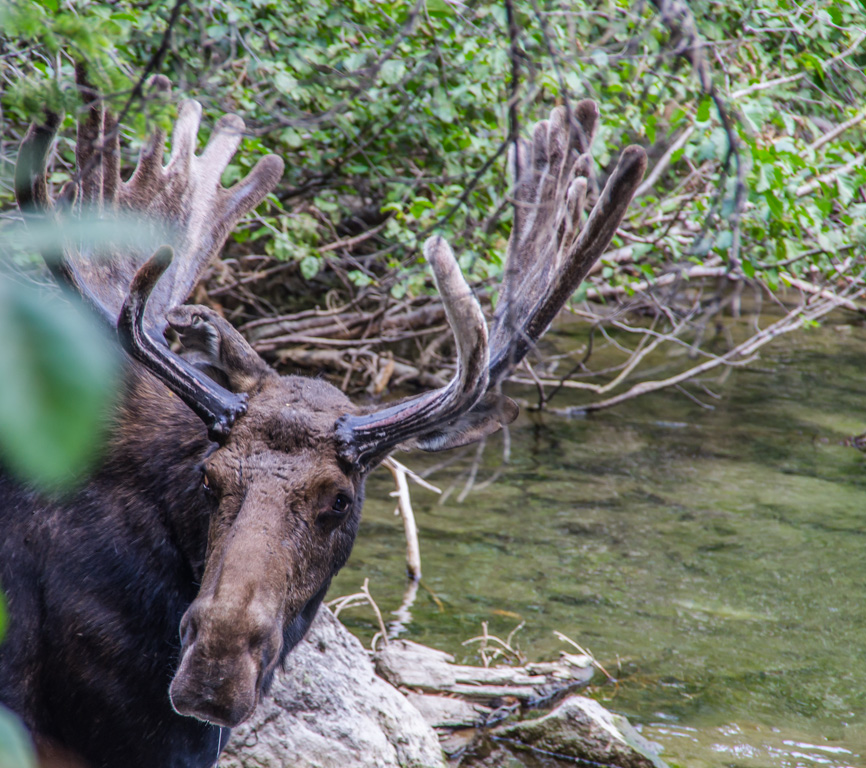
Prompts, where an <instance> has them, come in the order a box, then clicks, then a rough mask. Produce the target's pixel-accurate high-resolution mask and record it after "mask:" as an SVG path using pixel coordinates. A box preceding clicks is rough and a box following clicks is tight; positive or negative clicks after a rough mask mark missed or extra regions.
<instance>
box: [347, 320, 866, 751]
mask: <svg viewBox="0 0 866 768" xmlns="http://www.w3.org/2000/svg"><path fill="white" fill-rule="evenodd" d="M846 320H850V317H849V318H842V319H841V322H842V323H844V322H845V321H846ZM690 391H692V392H693V393H694V394H698V395H699V399H700V400H701V401H702V402H703V405H701V404H699V403H698V402H695V401H694V400H692V399H690V398H688V397H686V396H684V395H683V394H682V393H680V392H677V391H673V390H671V391H666V392H661V393H657V394H654V395H649V396H645V397H642V398H639V399H636V400H634V401H631V402H628V403H626V404H624V405H621V406H619V407H618V408H616V409H614V410H610V411H603V412H600V413H597V414H593V415H592V416H590V417H586V418H563V417H557V416H554V415H552V414H549V413H545V414H537V413H536V414H533V413H524V414H523V415H522V416H521V418H520V419H519V420H518V422H516V423H515V425H513V426H512V428H511V445H512V448H511V461H510V463H509V464H508V466H506V467H504V468H502V472H501V474H500V475H499V476H498V477H497V478H496V480H495V482H493V483H490V484H488V485H486V486H485V487H481V488H476V489H474V490H473V491H472V492H471V493H469V494H468V495H467V496H466V498H465V499H464V500H463V501H462V502H458V501H457V496H458V494H459V491H460V489H462V487H463V485H464V483H465V475H466V471H467V469H468V467H469V466H470V465H471V460H472V456H473V455H474V454H473V453H472V452H469V453H467V455H466V456H465V457H464V458H463V459H461V460H459V461H457V462H455V463H454V464H452V465H451V466H449V467H446V468H443V469H440V470H438V471H437V472H436V473H434V474H433V475H432V476H431V477H430V478H429V479H430V480H431V481H432V482H434V483H436V484H437V485H439V486H440V487H442V488H447V487H448V486H449V485H450V484H452V483H455V482H456V483H457V486H456V490H455V491H454V492H452V493H451V494H450V495H449V497H448V498H447V500H446V501H445V503H444V504H440V503H439V500H438V497H437V496H436V495H435V494H433V493H432V492H430V491H425V490H423V489H420V488H418V487H413V489H412V490H413V501H414V504H415V510H416V515H417V521H418V526H419V530H420V538H421V552H422V564H423V573H424V579H423V586H422V589H421V590H419V593H418V598H417V600H416V602H415V604H414V605H413V607H412V610H411V621H409V622H408V624H407V625H406V628H405V631H404V633H403V635H402V636H403V637H407V638H409V639H412V640H416V641H418V642H421V643H426V644H429V645H433V646H435V647H438V648H441V649H444V650H447V651H449V652H451V653H453V654H455V655H456V656H457V657H458V659H459V660H461V661H468V662H470V663H477V662H478V657H477V651H476V648H477V644H470V645H467V646H465V645H463V641H465V640H467V639H469V638H472V637H474V636H476V635H478V634H479V633H480V632H481V627H482V622H487V623H488V627H489V631H490V632H491V633H492V634H495V635H497V636H499V637H502V638H505V637H506V636H507V635H508V634H509V632H511V630H513V629H514V628H515V627H516V626H517V625H518V624H519V623H520V622H521V621H525V625H524V626H523V628H522V629H521V630H520V631H519V632H518V633H516V634H515V636H514V642H515V643H516V644H517V645H519V646H520V648H521V649H522V651H523V652H524V653H525V654H526V656H527V657H528V658H529V659H530V660H538V659H544V658H552V657H555V656H556V655H557V654H558V652H559V651H560V650H568V648H567V646H566V645H564V644H563V642H562V641H560V640H559V639H557V637H556V636H555V635H554V630H558V631H560V632H562V633H564V634H565V635H567V636H569V637H570V638H572V639H574V640H575V641H577V642H578V643H580V644H581V645H583V646H585V647H587V648H589V649H590V650H591V651H592V653H593V654H594V656H595V657H596V658H597V659H598V661H599V662H601V664H602V665H604V667H605V668H606V669H607V670H608V671H609V672H610V674H611V675H612V676H613V677H615V678H616V680H617V682H616V684H613V683H610V682H607V681H605V679H604V676H603V675H600V674H599V675H597V677H596V682H597V685H596V686H595V687H593V688H592V689H590V695H592V696H593V697H595V698H597V699H598V700H599V701H601V702H602V703H603V704H604V705H605V706H606V707H608V708H609V709H611V710H614V711H616V712H620V713H622V714H625V715H627V716H628V717H629V718H630V719H631V721H632V722H633V723H634V724H635V725H637V726H639V727H640V729H641V730H642V732H643V734H644V735H645V736H647V737H648V738H649V739H651V740H653V741H656V742H658V743H659V744H661V746H662V747H663V750H664V751H663V752H662V757H663V758H664V759H665V760H666V761H668V763H669V764H671V765H680V766H689V768H722V767H723V766H724V767H726V768H730V767H733V766H738V767H739V766H742V767H743V768H747V767H748V768H759V767H760V768H765V767H766V768H783V767H784V768H793V767H794V766H803V767H809V768H811V767H812V766H825V767H828V768H843V767H844V766H866V659H864V654H863V646H864V645H866V599H864V595H866V466H864V464H866V459H864V456H863V454H861V453H860V452H859V451H857V450H856V449H854V448H850V447H845V446H843V445H841V441H842V440H843V439H844V438H845V437H846V436H848V435H852V434H856V433H859V432H862V431H863V430H864V429H866V328H863V327H860V326H858V325H850V324H833V323H832V322H831V323H829V324H828V325H826V326H825V327H822V328H818V329H811V330H808V331H804V332H800V333H797V334H796V335H793V334H792V335H789V336H787V337H784V338H783V339H780V340H778V341H776V342H774V345H773V346H771V347H768V348H765V350H763V352H762V355H761V359H760V360H759V361H757V362H756V363H754V364H753V365H751V366H749V367H748V368H744V369H737V370H733V371H731V372H730V374H729V375H728V376H727V377H726V378H725V379H724V381H723V382H715V383H714V384H713V386H712V392H713V393H714V395H717V396H718V397H714V396H712V395H709V394H706V393H704V392H701V391H700V390H697V389H694V388H692V389H691V390H690ZM516 394H522V395H524V396H526V397H531V396H532V392H531V391H525V392H516ZM577 402H579V398H578V396H577V395H574V394H568V393H566V394H565V395H564V396H563V397H562V398H560V399H557V400H556V401H555V405H558V406H564V405H568V404H570V403H577ZM705 406H711V407H705ZM500 446H501V443H499V442H497V441H495V440H493V441H491V442H490V445H489V446H488V448H487V450H486V452H485V455H484V460H483V466H482V468H481V470H480V472H479V475H478V480H479V481H483V480H484V479H485V478H488V477H490V475H491V473H492V472H494V471H495V470H496V469H497V467H498V466H499V464H500V450H501V449H500ZM398 458H401V457H398ZM443 458H444V455H441V454H440V455H437V456H417V455H408V454H407V455H406V456H405V458H402V460H403V461H404V462H405V463H406V464H407V465H409V466H410V467H412V468H414V469H419V470H420V469H423V468H424V467H427V466H430V465H432V464H434V463H437V462H440V461H441V460H442V459H443ZM390 490H392V485H391V481H390V476H389V475H388V473H387V472H384V471H379V472H377V473H376V474H375V475H374V477H373V478H371V482H370V484H369V488H368V500H367V503H366V507H365V511H364V516H365V517H364V521H363V523H362V526H361V532H360V534H359V537H358V542H357V544H356V546H355V551H354V553H353V555H352V558H351V561H350V564H349V565H348V566H347V567H346V569H345V570H344V571H343V573H341V574H340V576H339V578H338V579H337V581H336V582H335V585H334V587H332V589H331V592H330V596H331V597H334V596H337V595H340V594H345V593H348V592H353V591H357V588H358V586H359V585H360V584H361V583H362V582H363V580H364V579H365V578H368V577H369V579H370V589H371V592H372V594H373V596H374V597H375V598H376V599H377V602H378V603H379V605H380V607H381V608H382V610H383V612H384V613H385V614H386V619H393V617H392V616H389V615H388V614H389V613H390V612H391V611H393V610H395V609H396V608H397V607H398V606H399V604H400V602H401V598H402V592H403V586H404V572H405V565H404V544H403V534H402V527H401V525H400V521H399V519H398V518H395V517H394V516H393V508H394V507H393V502H391V501H390V500H388V493H389V491H390ZM342 618H343V619H344V620H345V621H346V623H347V624H348V625H349V626H350V628H352V629H353V630H355V631H357V632H358V634H359V635H361V636H362V637H363V638H367V639H369V637H370V636H371V635H372V633H373V631H374V629H375V627H374V619H373V616H372V613H371V612H370V611H365V610H364V609H360V608H359V609H353V610H351V611H346V612H345V613H344V614H342Z"/></svg>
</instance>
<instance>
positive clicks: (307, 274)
mask: <svg viewBox="0 0 866 768" xmlns="http://www.w3.org/2000/svg"><path fill="white" fill-rule="evenodd" d="M300 267H301V274H302V275H303V276H304V280H312V279H313V278H314V277H315V276H316V275H318V274H319V270H320V269H321V268H322V260H321V259H320V258H319V257H318V256H305V257H304V258H303V259H301V264H300Z"/></svg>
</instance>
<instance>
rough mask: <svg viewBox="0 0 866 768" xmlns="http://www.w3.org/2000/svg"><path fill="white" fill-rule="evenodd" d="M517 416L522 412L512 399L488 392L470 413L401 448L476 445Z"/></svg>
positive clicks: (439, 447)
mask: <svg viewBox="0 0 866 768" xmlns="http://www.w3.org/2000/svg"><path fill="white" fill-rule="evenodd" d="M518 413H520V409H519V408H518V407H517V403H515V402H514V400H512V399H511V398H510V397H505V395H499V394H496V393H495V392H488V393H487V394H486V395H484V397H482V398H481V399H480V400H479V401H478V402H477V403H476V404H475V405H474V406H473V407H472V409H471V410H470V411H467V412H466V413H464V414H462V415H461V416H458V417H457V418H456V419H454V421H452V422H449V423H448V424H445V425H444V426H442V427H439V428H437V429H434V430H433V431H432V432H427V433H426V434H423V435H420V436H419V437H416V438H413V439H412V440H408V441H406V442H405V443H402V445H401V447H402V448H406V449H412V448H419V449H421V450H422V451H444V450H447V449H448V448H459V447H460V446H462V445H470V444H471V443H477V442H478V441H479V440H481V439H482V438H485V437H487V436H488V435H492V434H493V433H494V432H498V431H499V430H500V429H502V427H504V426H506V425H508V424H510V423H511V422H512V421H514V420H515V419H516V418H517V414H518Z"/></svg>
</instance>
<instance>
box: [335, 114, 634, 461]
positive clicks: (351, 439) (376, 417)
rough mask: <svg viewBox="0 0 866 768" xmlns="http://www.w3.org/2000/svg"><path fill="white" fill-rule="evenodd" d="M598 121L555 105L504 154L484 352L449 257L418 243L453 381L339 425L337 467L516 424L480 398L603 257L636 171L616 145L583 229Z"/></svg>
mask: <svg viewBox="0 0 866 768" xmlns="http://www.w3.org/2000/svg"><path fill="white" fill-rule="evenodd" d="M597 123H598V107H597V106H596V104H595V102H593V101H590V100H585V101H581V102H580V103H579V104H577V105H576V107H575V109H574V113H573V114H571V115H569V113H568V111H567V110H566V109H565V108H564V107H557V108H556V109H554V110H553V112H552V113H551V115H550V119H549V120H542V121H541V122H539V123H538V124H537V125H536V126H535V129H534V131H533V136H532V140H531V141H526V140H523V141H520V142H519V143H518V144H517V146H516V147H515V148H514V150H513V152H512V166H513V172H514V176H515V192H514V200H515V215H514V228H513V230H512V233H511V238H510V240H509V243H508V253H507V257H506V265H505V270H504V275H505V277H504V281H503V286H502V289H501V291H500V298H499V303H498V307H497V311H496V314H495V316H494V319H493V330H492V333H491V334H490V344H489V347H488V340H487V328H486V324H485V323H484V321H483V318H482V316H481V310H480V307H479V306H478V303H477V301H475V299H474V297H472V296H471V292H470V289H469V287H468V286H467V285H466V282H465V280H464V279H463V277H462V275H461V273H460V269H459V267H458V266H457V262H456V260H455V259H454V256H453V254H452V252H451V249H450V248H449V247H448V246H447V244H446V243H445V241H444V240H443V239H442V238H440V237H435V238H431V239H430V240H428V241H427V243H426V245H425V248H424V252H425V255H426V256H427V259H428V261H429V262H430V264H431V267H432V268H433V273H434V276H435V277H436V281H437V284H438V285H439V287H440V292H441V294H442V301H443V304H444V305H445V311H446V315H447V317H448V322H449V324H450V326H451V330H452V332H453V333H454V337H455V339H456V341H457V348H458V363H457V372H456V374H455V376H454V378H453V379H452V380H451V382H450V383H449V384H448V385H447V386H446V387H443V388H442V389H438V390H434V391H433V392H428V393H425V394H423V395H419V396H417V397H414V398H410V399H408V400H405V401H403V402H402V403H398V404H396V405H392V406H390V407H387V408H384V409H382V410H379V411H377V412H374V413H371V414H368V415H365V416H353V415H347V416H344V417H343V418H342V419H341V420H340V421H339V422H338V425H337V435H338V438H339V439H340V441H341V443H342V445H343V452H344V455H345V457H346V458H349V459H351V460H353V461H357V462H359V463H360V464H362V465H372V464H374V463H375V462H376V461H378V460H379V459H381V457H383V456H384V455H385V454H387V453H388V452H389V451H391V450H392V449H393V448H394V447H396V446H397V445H399V444H402V445H404V446H406V445H411V446H414V447H419V448H422V449H424V450H433V451H435V450H442V449H444V448H451V447H455V446H457V445H462V444H465V443H468V442H472V441H473V440H477V439H478V438H480V437H481V436H483V435H484V434H488V433H490V432H493V431H495V430H496V429H499V427H500V426H501V425H502V424H507V423H509V422H510V421H512V420H513V419H514V418H515V416H516V415H517V407H516V405H515V404H514V403H513V402H512V401H510V400H509V399H508V398H504V397H501V396H499V395H496V394H495V393H494V392H489V391H488V390H491V389H495V388H496V387H498V385H499V384H500V383H501V382H502V380H503V379H504V378H506V377H507V376H508V374H509V373H510V372H511V371H513V370H514V368H515V367H516V366H517V365H519V363H520V362H521V360H523V358H524V357H525V356H526V353H527V352H528V351H529V350H530V349H531V348H532V346H533V345H534V344H535V342H536V341H537V340H538V339H539V338H540V337H541V336H542V334H544V332H545V331H546V330H547V328H548V326H549V325H550V323H551V322H552V321H553V319H554V318H555V317H556V315H557V313H558V312H559V310H560V309H561V308H562V306H563V305H564V304H565V302H566V301H568V299H569V298H570V297H571V295H572V294H573V293H574V291H575V290H576V289H577V286H578V285H579V284H580V282H581V281H582V280H583V278H584V277H586V275H587V274H588V272H589V270H590V268H591V267H592V265H593V264H594V263H595V261H596V260H597V259H598V258H599V256H601V254H602V253H604V251H605V249H606V248H607V247H608V245H609V244H610V241H611V239H612V238H613V236H614V234H615V233H616V230H617V227H619V225H620V223H621V221H622V218H623V216H624V215H625V212H626V209H627V208H628V205H629V203H630V202H631V199H632V197H633V196H634V193H635V190H636V189H637V187H638V185H639V184H640V182H641V180H642V179H643V175H644V172H645V171H646V154H645V152H644V151H643V149H641V148H640V147H638V146H631V147H627V148H626V149H625V150H624V151H623V153H622V156H621V157H620V160H619V163H618V164H617V167H616V169H615V170H614V172H613V174H612V175H611V176H610V178H609V179H608V181H607V184H606V185H605V187H604V190H603V191H602V193H601V195H600V196H599V198H598V201H597V202H596V204H595V206H594V207H593V209H592V212H591V213H590V215H589V218H588V219H587V221H586V223H585V224H583V225H582V216H583V208H584V205H585V202H586V188H587V177H588V175H589V174H590V172H591V167H592V162H591V157H590V155H589V149H590V144H591V143H592V137H593V136H594V134H595V130H596V126H597ZM446 282H447V284H448V288H447V289H446V290H444V291H443V290H442V286H443V283H446ZM485 392H487V394H485Z"/></svg>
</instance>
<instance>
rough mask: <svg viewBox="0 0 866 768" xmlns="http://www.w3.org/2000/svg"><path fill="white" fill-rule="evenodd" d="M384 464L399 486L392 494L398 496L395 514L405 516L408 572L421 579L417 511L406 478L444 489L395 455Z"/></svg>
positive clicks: (425, 486) (429, 486)
mask: <svg viewBox="0 0 866 768" xmlns="http://www.w3.org/2000/svg"><path fill="white" fill-rule="evenodd" d="M382 465H383V466H385V467H387V469H388V471H389V472H390V473H391V476H392V477H393V478H394V483H395V484H396V486H397V490H396V491H394V492H393V493H392V494H391V495H392V496H396V497H397V509H396V510H394V514H395V515H400V516H401V517H402V518H403V528H404V530H405V533H406V573H407V575H408V576H409V579H410V580H411V581H420V580H421V547H420V545H419V544H418V527H417V525H416V524H415V513H414V512H413V511H412V499H411V498H410V496H409V483H408V482H406V478H407V477H411V478H412V479H413V480H414V481H415V482H417V483H418V484H419V485H421V486H423V487H424V488H427V489H429V490H431V491H434V492H435V493H442V491H440V490H439V489H438V488H437V487H436V486H434V485H431V484H430V483H428V482H427V481H426V480H424V479H423V478H421V477H419V476H418V475H416V474H415V473H414V472H412V471H411V470H410V469H408V468H407V467H404V466H403V465H402V464H401V463H400V462H399V461H397V460H396V459H395V458H394V457H393V456H389V457H388V458H387V459H385V461H383V462H382Z"/></svg>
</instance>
